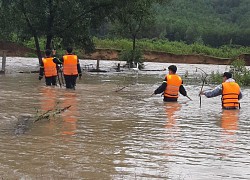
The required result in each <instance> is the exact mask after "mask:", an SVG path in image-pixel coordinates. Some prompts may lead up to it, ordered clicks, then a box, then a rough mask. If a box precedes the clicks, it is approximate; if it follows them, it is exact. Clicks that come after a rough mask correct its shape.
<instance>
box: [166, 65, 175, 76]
mask: <svg viewBox="0 0 250 180" xmlns="http://www.w3.org/2000/svg"><path fill="white" fill-rule="evenodd" d="M168 70H169V72H170V73H173V74H175V73H176V71H177V67H176V66H175V65H171V66H168Z"/></svg>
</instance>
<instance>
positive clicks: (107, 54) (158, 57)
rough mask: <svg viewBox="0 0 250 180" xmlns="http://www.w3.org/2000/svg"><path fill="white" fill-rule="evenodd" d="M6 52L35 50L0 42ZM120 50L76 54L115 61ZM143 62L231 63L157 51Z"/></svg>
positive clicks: (22, 54) (248, 56)
mask: <svg viewBox="0 0 250 180" xmlns="http://www.w3.org/2000/svg"><path fill="white" fill-rule="evenodd" d="M3 50H5V51H6V55H7V57H8V56H11V57H32V56H33V57H34V55H35V53H36V52H35V50H34V49H31V48H27V47H25V46H23V45H21V44H16V43H11V42H1V41H0V56H2V51H3ZM119 53H120V50H115V49H100V48H99V49H96V50H95V51H94V52H93V53H91V54H78V56H79V58H81V59H93V60H96V59H105V60H117V59H118V55H119ZM143 56H144V60H145V61H146V62H162V63H185V64H215V65H228V64H230V63H231V62H232V59H231V58H219V57H212V56H207V55H202V54H186V55H177V54H173V53H166V52H159V51H144V55H143ZM239 58H241V59H244V60H245V62H246V65H247V66H250V54H242V55H240V56H239Z"/></svg>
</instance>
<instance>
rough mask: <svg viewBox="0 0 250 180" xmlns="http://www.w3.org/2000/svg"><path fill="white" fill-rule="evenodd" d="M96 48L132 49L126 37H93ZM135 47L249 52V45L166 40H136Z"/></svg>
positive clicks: (233, 53)
mask: <svg viewBox="0 0 250 180" xmlns="http://www.w3.org/2000/svg"><path fill="white" fill-rule="evenodd" d="M94 43H95V45H96V48H103V49H117V50H124V49H132V41H131V40H128V39H98V38H94ZM136 47H137V48H140V49H142V50H146V51H159V52H166V53H173V54H179V55H180V54H182V55H185V54H202V55H208V56H214V57H220V58H235V57H237V56H238V55H240V54H246V53H249V52H250V47H243V46H238V47H234V46H231V45H228V46H222V47H220V48H212V47H208V46H205V45H202V44H198V43H194V44H191V45H187V44H185V43H184V42H170V41H167V40H161V39H159V40H155V39H153V40H150V39H141V40H137V42H136Z"/></svg>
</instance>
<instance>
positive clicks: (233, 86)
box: [200, 72, 242, 109]
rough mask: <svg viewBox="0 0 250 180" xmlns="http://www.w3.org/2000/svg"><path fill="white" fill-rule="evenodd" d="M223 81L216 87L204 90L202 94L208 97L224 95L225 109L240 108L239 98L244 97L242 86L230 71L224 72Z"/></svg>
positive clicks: (223, 105)
mask: <svg viewBox="0 0 250 180" xmlns="http://www.w3.org/2000/svg"><path fill="white" fill-rule="evenodd" d="M222 77H223V83H222V84H220V85H218V86H217V87H216V88H215V89H213V90H209V91H202V92H200V95H205V96H206V97H207V98H211V97H215V96H219V95H222V98H221V101H222V108H223V109H239V108H240V103H239V100H240V99H241V98H242V93H241V90H240V86H239V85H238V84H237V83H236V82H235V80H234V79H233V78H232V74H231V73H230V72H224V74H223V76H222Z"/></svg>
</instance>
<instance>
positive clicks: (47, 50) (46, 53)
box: [45, 49, 51, 57]
mask: <svg viewBox="0 0 250 180" xmlns="http://www.w3.org/2000/svg"><path fill="white" fill-rule="evenodd" d="M45 55H46V56H47V57H49V56H51V50H50V49H46V50H45Z"/></svg>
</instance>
